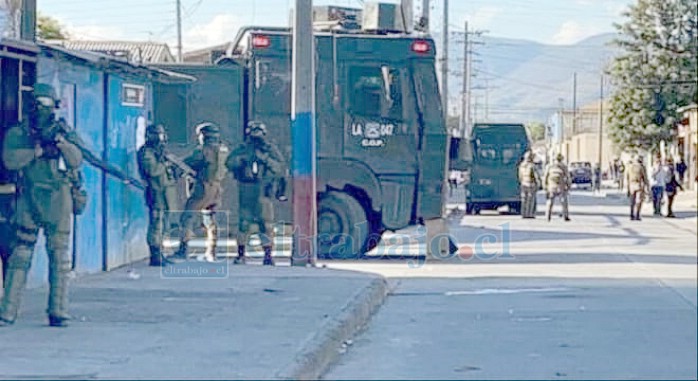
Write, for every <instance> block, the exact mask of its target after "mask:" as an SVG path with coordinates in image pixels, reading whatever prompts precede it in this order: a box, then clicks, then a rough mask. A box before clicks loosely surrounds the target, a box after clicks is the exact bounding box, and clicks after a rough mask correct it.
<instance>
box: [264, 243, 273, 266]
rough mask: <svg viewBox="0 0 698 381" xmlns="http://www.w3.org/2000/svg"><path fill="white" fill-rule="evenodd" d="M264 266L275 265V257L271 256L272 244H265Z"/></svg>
mask: <svg viewBox="0 0 698 381" xmlns="http://www.w3.org/2000/svg"><path fill="white" fill-rule="evenodd" d="M263 264H264V266H274V258H272V256H271V245H266V246H264V263H263Z"/></svg>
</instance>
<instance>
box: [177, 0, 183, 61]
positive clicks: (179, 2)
mask: <svg viewBox="0 0 698 381" xmlns="http://www.w3.org/2000/svg"><path fill="white" fill-rule="evenodd" d="M177 62H180V63H181V62H182V0H177Z"/></svg>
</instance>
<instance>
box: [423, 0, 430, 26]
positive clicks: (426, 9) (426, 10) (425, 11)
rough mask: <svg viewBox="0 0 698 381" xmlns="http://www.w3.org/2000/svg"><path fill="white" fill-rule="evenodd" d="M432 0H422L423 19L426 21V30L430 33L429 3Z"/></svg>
mask: <svg viewBox="0 0 698 381" xmlns="http://www.w3.org/2000/svg"><path fill="white" fill-rule="evenodd" d="M430 2H431V1H430V0H422V20H423V22H424V30H425V31H426V32H427V33H429V5H430V4H429V3H430Z"/></svg>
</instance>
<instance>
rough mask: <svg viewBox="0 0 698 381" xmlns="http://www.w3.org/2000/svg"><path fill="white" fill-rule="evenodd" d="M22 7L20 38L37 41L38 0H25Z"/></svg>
mask: <svg viewBox="0 0 698 381" xmlns="http://www.w3.org/2000/svg"><path fill="white" fill-rule="evenodd" d="M20 9H21V14H20V18H21V21H20V32H19V36H20V39H22V40H27V41H36V0H24V1H23V2H22V7H21V8H20Z"/></svg>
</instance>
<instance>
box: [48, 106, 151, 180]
mask: <svg viewBox="0 0 698 381" xmlns="http://www.w3.org/2000/svg"><path fill="white" fill-rule="evenodd" d="M56 124H57V125H58V127H59V128H60V130H61V132H62V133H63V136H65V139H66V140H67V141H69V142H70V143H72V144H74V145H75V146H76V147H78V149H79V150H80V152H81V153H82V157H83V158H84V159H85V161H87V162H88V163H89V164H90V165H92V166H93V167H96V168H99V169H101V170H102V171H104V172H105V173H107V174H109V175H112V176H114V177H116V178H117V179H119V180H121V181H123V182H124V184H128V185H132V186H134V187H136V188H138V189H140V190H144V189H145V186H144V185H143V184H142V183H141V182H140V181H138V180H137V179H135V178H133V177H130V176H128V175H126V174H125V173H123V172H121V171H120V170H119V169H118V168H116V167H114V166H113V165H111V164H109V163H108V162H106V161H104V160H102V159H100V158H98V157H97V155H95V154H94V153H92V151H90V150H89V149H87V148H85V147H84V146H83V145H82V143H81V142H80V141H79V139H75V138H74V137H75V135H74V134H72V133H71V128H70V127H69V126H68V124H67V123H66V121H65V119H63V118H61V119H59V120H58V121H57V122H56Z"/></svg>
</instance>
